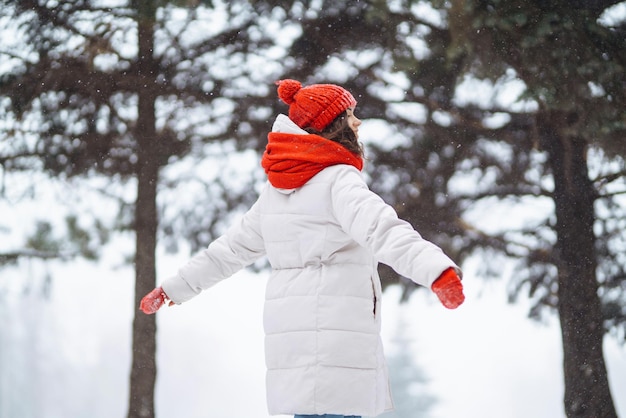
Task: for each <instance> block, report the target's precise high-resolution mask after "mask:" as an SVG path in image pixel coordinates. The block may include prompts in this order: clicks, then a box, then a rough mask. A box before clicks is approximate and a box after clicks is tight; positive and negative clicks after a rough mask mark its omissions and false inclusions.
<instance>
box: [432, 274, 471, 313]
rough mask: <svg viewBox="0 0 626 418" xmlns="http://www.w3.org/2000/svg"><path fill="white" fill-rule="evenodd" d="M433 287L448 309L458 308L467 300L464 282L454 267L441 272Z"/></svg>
mask: <svg viewBox="0 0 626 418" xmlns="http://www.w3.org/2000/svg"><path fill="white" fill-rule="evenodd" d="M431 288H432V290H433V292H435V294H436V295H437V297H438V298H439V300H440V301H441V303H442V304H443V306H445V307H446V308H448V309H456V308H458V307H459V306H460V305H461V304H462V303H463V301H464V300H465V295H463V284H461V279H460V278H459V276H458V275H457V274H456V271H455V270H454V269H453V268H452V267H450V268H449V269H447V270H445V271H444V272H443V273H441V276H439V278H438V279H437V280H435V282H434V283H433V285H432V287H431Z"/></svg>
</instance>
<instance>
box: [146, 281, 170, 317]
mask: <svg viewBox="0 0 626 418" xmlns="http://www.w3.org/2000/svg"><path fill="white" fill-rule="evenodd" d="M168 300H169V298H168V297H167V295H166V294H165V292H164V291H163V289H162V288H161V287H160V286H159V287H157V288H155V289H153V290H152V292H150V293H148V294H147V295H146V296H144V297H143V299H141V303H140V304H139V308H140V309H141V310H142V311H143V313H145V314H148V315H150V314H153V313H155V312H156V311H158V310H159V309H160V308H161V306H163V305H165V303H166V302H167V301H168ZM169 304H170V306H171V305H173V304H174V302H172V301H170V302H169Z"/></svg>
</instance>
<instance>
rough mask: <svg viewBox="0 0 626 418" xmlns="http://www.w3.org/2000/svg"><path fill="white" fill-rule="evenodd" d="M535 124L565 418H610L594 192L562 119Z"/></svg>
mask: <svg viewBox="0 0 626 418" xmlns="http://www.w3.org/2000/svg"><path fill="white" fill-rule="evenodd" d="M537 125H538V129H539V135H540V140H541V142H542V145H543V148H544V149H545V150H547V152H548V155H549V158H548V164H549V166H550V168H551V170H552V173H553V176H554V204H555V211H556V232H557V244H556V250H557V251H556V254H557V257H558V262H557V268H558V300H559V305H558V314H559V318H560V321H561V333H562V338H563V363H564V364H563V370H564V378H565V396H564V404H565V413H566V415H567V416H568V417H569V418H583V417H585V418H613V417H615V418H616V417H617V413H616V411H615V406H614V404H613V399H612V397H611V392H610V388H609V382H608V377H607V371H606V365H605V362H604V354H603V351H602V343H603V335H604V331H603V321H602V310H601V304H600V298H599V297H598V294H597V288H598V285H597V280H596V267H597V260H596V254H595V244H596V239H595V235H594V232H593V224H594V202H595V199H596V193H595V189H594V187H593V184H592V182H591V181H590V179H589V175H588V172H587V161H586V151H587V143H586V142H585V140H584V139H582V138H579V137H576V136H575V135H571V136H568V135H566V134H565V132H569V131H570V129H568V128H569V127H568V117H567V116H566V115H563V114H560V113H558V112H545V113H540V115H539V116H538V118H537Z"/></svg>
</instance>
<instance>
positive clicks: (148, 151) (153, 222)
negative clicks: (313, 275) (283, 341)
mask: <svg viewBox="0 0 626 418" xmlns="http://www.w3.org/2000/svg"><path fill="white" fill-rule="evenodd" d="M139 3H142V2H139ZM138 10H139V13H138V16H139V17H138V42H139V52H138V59H137V68H136V72H137V76H138V77H137V79H139V80H144V83H142V84H141V85H138V86H137V95H138V117H137V126H136V127H135V138H136V141H137V200H136V206H135V232H136V246H135V248H136V250H135V251H136V252H135V298H134V311H135V319H134V321H133V332H132V334H133V341H132V353H133V354H132V365H131V375H130V399H129V406H128V418H154V416H155V411H154V388H155V384H156V371H157V370H156V315H145V314H143V313H142V312H140V311H139V310H138V307H139V302H140V301H141V298H142V297H143V296H144V295H145V294H146V293H148V292H150V291H151V290H152V289H153V288H154V286H155V281H156V259H155V258H156V256H155V249H156V240H157V226H158V217H157V206H156V198H157V183H158V174H159V169H160V166H161V161H160V158H159V155H158V153H157V150H156V147H155V146H154V144H155V141H156V127H155V108H154V106H155V104H154V103H155V99H156V92H155V86H154V84H155V83H154V79H155V76H156V71H155V61H154V57H153V45H154V33H153V22H154V20H153V19H154V16H146V13H145V12H146V11H145V10H142V8H141V4H140V5H139V6H138ZM142 12H144V13H142ZM147 14H148V15H149V13H147ZM150 17H152V18H150Z"/></svg>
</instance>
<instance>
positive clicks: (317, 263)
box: [162, 115, 460, 416]
mask: <svg viewBox="0 0 626 418" xmlns="http://www.w3.org/2000/svg"><path fill="white" fill-rule="evenodd" d="M274 131H281V132H294V133H298V134H302V133H305V132H304V131H302V130H300V128H298V127H297V126H296V125H295V124H293V122H291V121H290V120H289V119H288V118H287V117H286V116H284V115H281V116H280V117H279V118H278V120H277V122H276V124H275V126H274ZM263 255H267V257H268V259H269V261H270V264H271V266H272V272H271V275H270V278H269V281H268V283H267V290H266V295H265V298H266V302H265V309H264V328H265V333H266V337H265V355H266V364H267V401H268V409H269V412H270V414H272V415H277V414H326V413H329V414H343V415H366V416H375V415H378V414H380V413H381V412H383V411H385V410H390V409H393V405H392V400H391V394H390V390H389V384H388V377H387V367H386V365H385V360H384V355H383V347H382V343H381V339H380V324H381V317H380V313H381V310H380V302H381V283H380V279H379V277H378V274H377V269H376V266H377V263H378V262H382V263H385V264H388V265H389V266H391V267H393V268H394V269H395V270H396V271H397V272H398V273H400V274H402V275H403V276H406V277H409V278H411V279H412V280H414V281H415V282H416V283H418V284H420V285H423V286H426V287H428V288H430V286H431V284H432V283H433V282H434V281H435V280H436V279H437V278H438V276H439V275H440V274H441V273H442V272H443V271H444V270H445V269H447V268H448V267H455V268H457V269H458V267H456V265H455V264H454V263H453V262H452V260H450V259H449V258H448V257H447V256H446V255H445V254H444V253H443V252H442V251H441V250H440V249H439V248H438V247H437V246H435V245H433V244H432V243H430V242H428V241H426V240H424V239H422V237H421V236H420V235H419V234H418V233H417V232H416V231H415V230H414V229H413V228H412V227H411V226H410V225H409V224H408V223H407V222H405V221H402V220H400V219H398V217H397V215H396V213H395V211H394V210H393V209H392V208H391V207H390V206H388V205H387V204H385V203H384V202H383V201H382V199H381V198H380V197H378V196H377V195H376V194H374V193H373V192H371V191H370V190H369V189H368V188H367V186H366V184H365V182H364V180H363V178H362V176H361V173H360V172H359V171H358V170H357V169H356V168H354V167H352V166H348V165H335V166H331V167H328V168H326V169H324V170H322V171H321V172H320V173H319V174H317V175H316V176H315V177H313V178H312V179H311V180H309V182H308V183H306V184H305V185H304V186H302V187H300V188H298V189H294V190H281V189H276V188H274V187H272V186H271V185H269V184H268V185H267V187H266V188H265V189H264V190H263V192H262V193H261V196H260V197H259V199H258V200H257V202H256V203H255V204H254V205H253V206H252V208H251V209H250V210H249V211H248V212H247V213H246V214H245V215H244V216H243V217H242V219H241V220H240V221H239V222H238V223H237V224H235V225H233V226H232V227H231V228H230V229H229V230H228V232H227V233H226V234H225V235H223V236H222V237H220V238H218V239H217V240H216V241H214V242H213V243H212V244H211V245H210V246H209V247H208V248H207V249H206V250H204V251H202V252H200V253H199V254H198V255H196V256H195V257H193V258H192V259H191V260H190V262H189V263H188V264H187V265H186V266H184V267H183V268H182V269H181V270H180V271H179V273H178V274H177V275H176V276H175V277H173V278H170V279H168V280H166V281H165V282H164V283H163V284H162V286H163V289H164V291H165V293H166V294H167V295H168V296H169V297H170V298H171V299H172V300H173V301H174V302H176V303H181V302H184V301H186V300H188V299H190V298H192V297H193V296H195V295H197V294H198V293H199V292H200V291H202V290H203V289H207V288H208V287H210V286H212V285H214V284H216V283H217V282H219V281H220V280H222V279H225V278H227V277H229V276H231V275H232V274H233V273H235V272H236V271H238V270H240V269H241V268H243V267H245V266H246V265H249V264H250V263H252V262H253V261H255V260H256V259H258V258H259V257H261V256H263ZM459 273H460V270H459Z"/></svg>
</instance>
